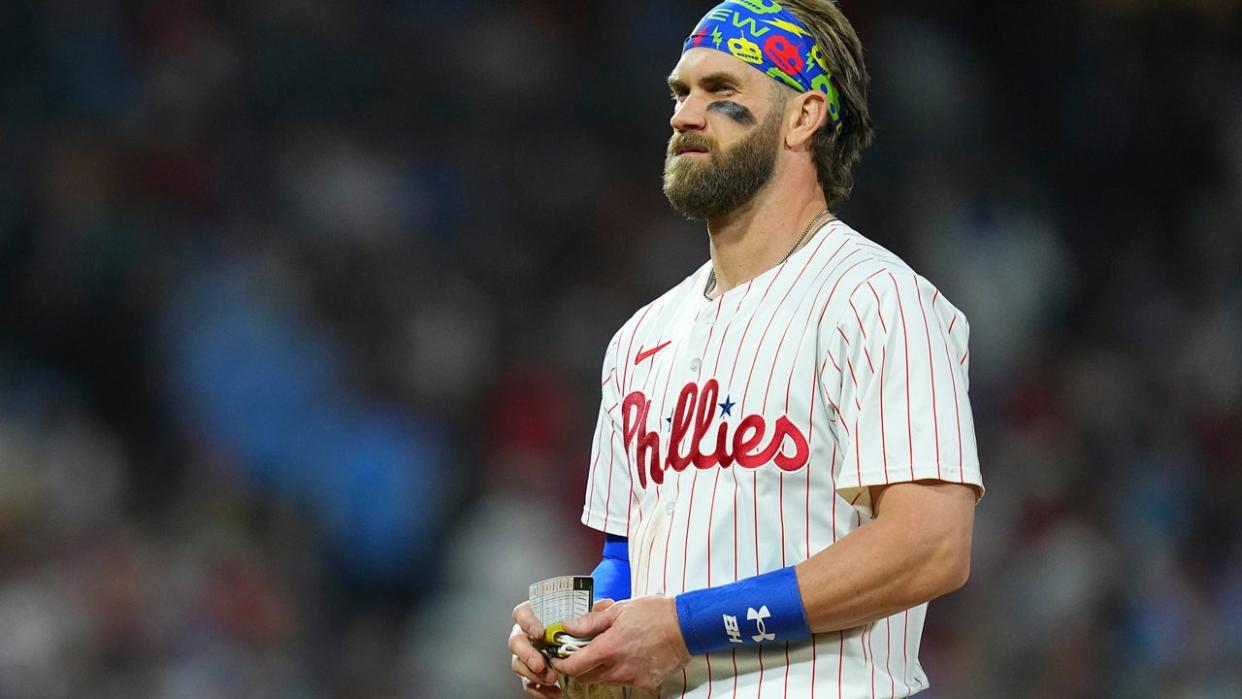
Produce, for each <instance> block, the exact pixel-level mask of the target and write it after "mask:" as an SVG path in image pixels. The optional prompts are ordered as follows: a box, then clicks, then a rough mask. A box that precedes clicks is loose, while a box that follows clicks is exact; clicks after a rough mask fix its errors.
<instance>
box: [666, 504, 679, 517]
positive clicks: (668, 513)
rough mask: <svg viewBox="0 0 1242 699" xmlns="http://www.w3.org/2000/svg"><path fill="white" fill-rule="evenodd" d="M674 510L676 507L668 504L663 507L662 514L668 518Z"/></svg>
mask: <svg viewBox="0 0 1242 699" xmlns="http://www.w3.org/2000/svg"><path fill="white" fill-rule="evenodd" d="M676 509H677V506H676V505H675V504H673V503H671V502H670V503H669V504H667V505H665V506H664V514H666V515H668V516H669V517H672V516H673V511H674V510H676Z"/></svg>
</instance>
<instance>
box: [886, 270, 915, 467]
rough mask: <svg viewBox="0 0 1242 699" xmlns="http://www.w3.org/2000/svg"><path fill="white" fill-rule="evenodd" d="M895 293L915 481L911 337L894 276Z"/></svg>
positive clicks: (908, 440)
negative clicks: (907, 329) (904, 371)
mask: <svg viewBox="0 0 1242 699" xmlns="http://www.w3.org/2000/svg"><path fill="white" fill-rule="evenodd" d="M888 278H889V279H891V280H893V292H894V293H896V294H897V312H898V313H899V314H900V315H901V345H902V347H903V348H904V349H903V350H902V353H901V356H902V360H903V361H904V362H905V365H906V384H905V389H906V446H907V447H909V449H910V480H914V416H913V414H912V412H911V409H910V335H909V333H907V332H906V309H905V306H904V304H902V302H901V289H900V288H898V286H897V278H896V277H894V276H893V275H892V274H890V275H888Z"/></svg>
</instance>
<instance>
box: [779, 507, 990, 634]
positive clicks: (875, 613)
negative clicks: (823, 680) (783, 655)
mask: <svg viewBox="0 0 1242 699" xmlns="http://www.w3.org/2000/svg"><path fill="white" fill-rule="evenodd" d="M972 504H973V503H972ZM968 512H969V510H968ZM970 526H971V522H970V521H969V519H968V520H967V521H964V522H956V523H951V524H950V525H949V526H927V523H925V522H924V523H919V522H910V521H906V519H905V518H903V517H899V516H894V517H880V518H878V519H876V520H875V521H873V522H870V523H868V524H866V525H864V526H862V527H859V528H858V529H856V530H854V531H853V532H850V534H849V535H847V536H845V537H844V538H842V539H841V540H840V541H838V542H836V543H835V544H833V545H832V546H829V547H828V548H826V549H824V550H823V551H820V552H819V553H817V554H815V555H814V556H812V557H811V558H810V559H808V560H806V561H804V562H803V563H801V564H800V565H798V566H797V567H796V572H797V575H798V587H799V589H800V590H801V592H802V603H803V607H804V609H805V611H806V618H807V623H808V625H809V626H810V628H811V630H812V631H813V632H815V633H822V632H826V631H837V630H839V629H848V628H853V627H855V626H861V625H863V624H866V623H869V622H871V621H875V620H877V619H882V618H884V617H886V616H890V615H892V614H895V613H897V612H900V611H903V610H906V609H909V608H911V607H914V606H917V605H919V604H922V603H924V602H927V601H929V600H931V599H933V598H935V597H938V596H940V595H943V594H946V593H948V592H951V591H953V590H955V589H957V588H958V587H960V586H961V585H962V584H963V583H964V582H965V576H966V574H967V572H968V570H969V551H970V545H969V541H970ZM963 538H964V540H965V542H964V544H963Z"/></svg>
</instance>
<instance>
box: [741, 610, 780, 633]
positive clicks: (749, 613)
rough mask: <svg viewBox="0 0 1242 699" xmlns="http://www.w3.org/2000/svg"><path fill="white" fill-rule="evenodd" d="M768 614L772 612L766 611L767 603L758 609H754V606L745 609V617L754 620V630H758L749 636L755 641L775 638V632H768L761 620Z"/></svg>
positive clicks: (770, 614) (768, 615)
mask: <svg viewBox="0 0 1242 699" xmlns="http://www.w3.org/2000/svg"><path fill="white" fill-rule="evenodd" d="M770 616H772V613H771V612H769V611H768V605H766V604H765V605H763V606H762V607H760V608H759V611H755V608H754V607H751V608H749V609H747V610H746V618H747V619H748V620H749V621H753V622H755V630H756V631H758V632H759V633H757V634H755V635H754V636H751V638H752V639H754V641H755V643H762V642H764V641H775V640H776V634H774V633H768V629H767V626H765V625H764V623H763V620H764V619H767V618H768V617H770Z"/></svg>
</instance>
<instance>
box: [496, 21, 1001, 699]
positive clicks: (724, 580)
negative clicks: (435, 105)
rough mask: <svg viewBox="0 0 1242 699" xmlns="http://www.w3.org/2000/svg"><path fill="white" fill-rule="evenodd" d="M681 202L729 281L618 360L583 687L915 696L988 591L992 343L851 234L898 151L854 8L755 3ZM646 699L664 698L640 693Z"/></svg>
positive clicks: (606, 378) (599, 494) (700, 293)
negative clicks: (971, 580) (852, 207)
mask: <svg viewBox="0 0 1242 699" xmlns="http://www.w3.org/2000/svg"><path fill="white" fill-rule="evenodd" d="M668 84H669V88H670V89H671V90H672V94H673V98H674V100H675V106H674V108H673V116H672V120H671V126H672V129H673V134H672V137H671V138H670V140H669V144H668V152H667V157H666V161H665V168H664V193H665V195H666V196H667V198H668V200H669V203H670V204H671V205H672V206H673V208H674V209H676V210H677V211H678V212H680V213H681V214H683V215H685V216H687V217H689V218H691V219H696V220H701V221H704V222H705V223H706V226H707V233H708V248H709V251H710V254H711V259H710V261H709V262H707V263H706V264H704V265H702V266H701V267H700V268H699V269H697V270H696V271H694V272H693V273H692V274H691V275H690V276H689V277H687V278H686V279H685V280H684V281H683V282H681V283H680V284H678V285H677V286H676V287H674V288H673V289H672V290H670V291H668V292H667V293H665V294H664V295H662V296H661V297H659V298H658V299H656V300H655V301H652V302H651V303H650V304H648V305H646V306H645V307H643V308H642V309H640V310H639V311H638V312H637V313H635V314H634V316H633V317H632V318H631V319H630V320H629V321H627V322H626V323H625V324H624V325H623V326H622V327H621V329H620V330H619V331H618V332H617V334H616V335H615V336H614V337H613V339H612V341H611V343H610V344H609V346H608V349H607V352H606V353H605V359H604V367H603V373H602V376H601V383H602V393H603V395H602V400H601V403H600V412H599V420H598V423H597V427H596V436H595V444H594V450H593V455H592V461H591V464H590V465H589V469H590V472H589V482H588V486H587V497H586V506H585V508H584V510H583V517H582V519H583V522H584V523H585V524H586V525H587V526H589V527H592V528H594V529H597V530H599V531H601V532H603V533H604V534H605V545H604V560H603V561H602V562H601V564H600V566H599V568H597V569H596V571H595V577H596V586H597V589H598V590H599V591H600V595H601V596H602V597H606V598H607V599H606V600H604V601H602V602H600V603H599V604H598V605H597V607H596V608H595V610H594V611H592V612H591V613H589V614H587V615H585V616H583V617H581V618H579V619H576V620H572V621H570V622H568V623H566V624H565V630H566V631H567V632H568V633H570V634H573V635H575V636H579V637H584V638H592V639H593V640H591V641H590V642H589V644H587V645H586V646H585V647H584V648H582V649H581V650H578V651H577V652H576V653H574V654H573V655H571V656H570V657H568V658H566V659H555V660H553V661H551V662H550V663H549V662H545V661H544V658H543V657H541V656H540V654H539V653H538V652H537V651H536V649H535V646H534V645H533V644H532V639H538V638H541V637H542V634H543V632H544V629H543V627H542V625H541V624H540V622H539V621H538V619H536V618H535V616H534V615H533V614H532V613H531V609H530V607H529V605H528V604H521V605H518V607H517V608H516V609H514V614H513V619H514V622H515V624H514V627H513V631H512V633H511V635H510V638H509V647H510V649H511V650H512V652H513V657H512V666H513V669H514V671H515V672H516V673H517V674H518V675H519V676H520V677H521V679H522V682H523V687H524V689H525V691H526V692H527V694H529V695H530V696H535V697H556V696H560V689H559V688H558V687H557V682H558V678H559V677H572V678H575V679H576V680H577V681H578V682H580V683H582V684H586V685H611V686H615V687H628V688H635V689H639V690H647V691H646V692H642V693H641V694H643V695H646V694H651V695H656V694H658V695H659V696H663V697H690V698H696V699H697V698H700V697H709V696H715V697H731V696H737V695H738V694H739V693H740V694H741V695H743V696H747V697H750V696H763V695H764V694H765V693H767V695H768V696H783V697H811V696H820V697H846V698H855V699H857V698H863V697H867V698H873V697H875V696H886V697H889V696H892V697H905V696H909V695H911V694H914V693H917V692H919V691H920V690H922V689H926V688H927V686H928V679H927V676H926V674H925V673H924V672H923V669H922V668H921V667H920V665H919V661H918V654H919V645H920V640H921V636H922V629H923V621H924V618H925V615H926V611H927V602H928V601H929V600H931V599H933V598H935V597H938V596H940V595H943V594H946V593H948V592H951V591H953V590H955V589H957V588H959V587H960V586H961V585H963V584H964V583H965V581H966V578H967V576H968V574H969V567H970V545H971V531H972V527H973V512H974V507H975V504H976V502H977V499H978V498H979V497H981V496H982V494H983V481H982V477H981V475H980V472H979V463H978V456H977V453H976V446H975V438H974V427H973V421H972V418H971V411H970V405H969V401H968V396H967V368H968V359H969V354H968V352H967V337H968V333H969V329H968V325H967V323H966V319H965V317H963V316H962V314H961V312H959V311H958V310H957V309H956V308H955V307H954V306H953V305H952V304H950V303H949V301H948V300H947V299H945V298H944V296H943V295H942V294H940V293H939V291H937V290H936V288H935V287H933V286H932V285H931V283H930V282H928V281H927V280H926V279H924V278H923V277H922V276H920V275H918V274H917V273H915V272H914V271H913V270H912V269H911V268H910V267H909V266H908V265H907V264H906V263H905V262H903V261H902V260H901V259H899V258H898V257H897V256H896V255H894V254H893V253H891V252H889V251H888V250H886V249H884V248H882V247H881V246H879V245H877V244H875V243H874V242H872V241H870V240H868V239H867V238H865V237H864V236H863V235H862V234H860V233H859V232H857V231H855V230H854V229H853V228H851V227H850V226H848V225H846V224H845V223H844V222H843V221H841V220H840V219H838V218H837V217H836V216H835V215H834V214H833V213H832V210H833V207H835V206H836V205H837V204H838V203H840V202H841V201H842V200H843V199H844V198H845V197H846V196H847V195H848V193H849V191H850V188H851V184H852V177H851V170H852V168H853V166H854V165H855V164H856V163H857V162H858V160H859V157H860V155H861V153H862V151H863V150H864V149H865V148H866V147H867V146H868V145H869V143H870V141H871V137H872V128H871V119H870V116H869V114H868V111H867V102H866V98H867V94H866V93H867V84H868V76H867V72H866V69H865V67H864V65H863V59H862V45H861V43H860V41H859V39H858V36H857V35H856V33H855V32H854V30H853V28H852V27H851V26H850V24H849V22H848V21H847V20H846V18H845V17H844V16H843V15H842V14H841V12H840V11H839V10H838V9H837V8H836V6H835V5H833V4H830V3H828V2H824V1H818V2H817V1H815V0H785V1H784V3H783V5H782V4H777V2H775V1H774V0H731V1H729V2H724V3H721V4H720V5H718V6H717V7H715V8H713V9H712V10H711V11H709V12H708V13H707V15H706V16H704V18H703V19H702V21H700V23H699V24H698V26H697V27H696V28H695V29H694V31H693V32H692V33H691V34H690V36H689V38H688V39H687V40H686V42H685V45H684V47H683V51H682V54H681V58H680V60H679V61H678V62H677V65H676V67H675V68H674V69H673V71H672V74H671V75H670V76H669V79H668ZM625 693H626V694H629V695H630V696H638V695H639V694H640V692H637V691H630V692H625Z"/></svg>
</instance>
